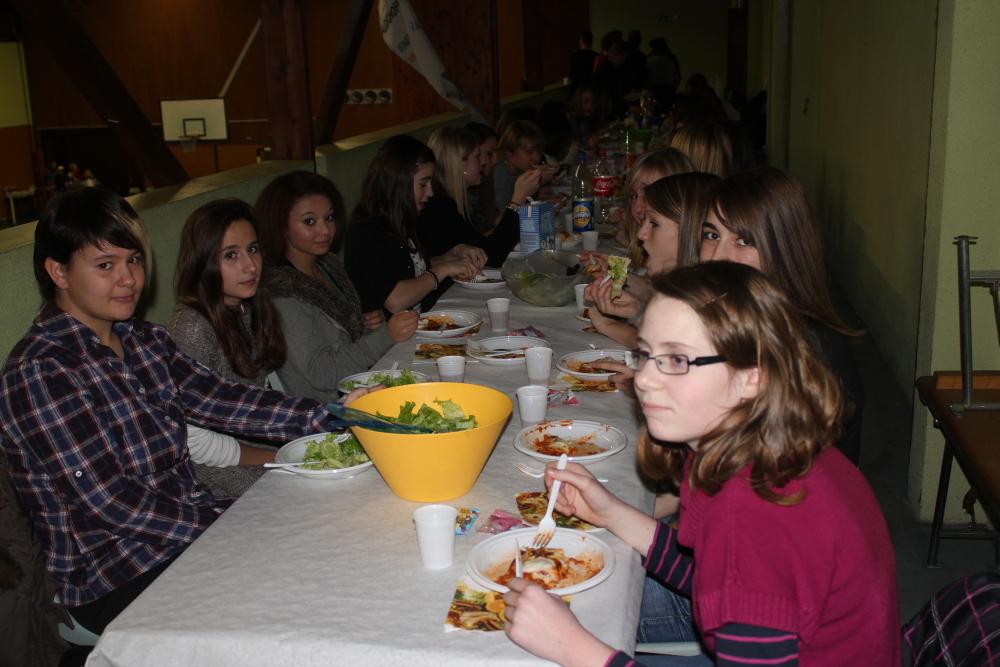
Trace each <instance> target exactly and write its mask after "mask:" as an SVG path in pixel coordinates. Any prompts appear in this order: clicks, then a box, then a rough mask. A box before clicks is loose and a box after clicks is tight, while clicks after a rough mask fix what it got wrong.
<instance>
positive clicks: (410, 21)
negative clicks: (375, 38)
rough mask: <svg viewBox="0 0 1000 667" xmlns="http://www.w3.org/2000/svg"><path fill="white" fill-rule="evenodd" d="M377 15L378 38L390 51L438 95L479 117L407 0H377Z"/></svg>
mask: <svg viewBox="0 0 1000 667" xmlns="http://www.w3.org/2000/svg"><path fill="white" fill-rule="evenodd" d="M378 19H379V24H380V25H381V28H382V39H384V40H385V43H386V44H388V45H389V49H390V50H391V51H392V52H393V53H395V54H396V55H398V56H399V57H400V58H402V59H403V60H404V61H405V62H407V63H409V65H410V66H411V67H413V69H415V70H417V71H418V72H420V74H421V75H422V76H423V77H424V78H425V79H427V83H429V84H431V87H432V88H434V90H436V91H437V93H438V95H440V96H441V97H443V98H444V99H446V100H448V101H449V102H451V103H452V104H454V105H455V106H456V107H458V108H459V109H468V110H469V112H470V113H471V114H472V115H473V116H474V117H475V118H476V119H477V120H480V119H482V114H480V113H479V111H477V110H476V108H475V107H473V106H472V105H471V104H470V103H469V100H467V99H465V95H463V94H462V92H461V91H460V90H459V89H458V87H456V86H455V84H454V82H452V80H451V78H449V76H448V72H446V71H445V69H444V65H442V64H441V59H440V58H438V55H437V52H436V51H435V50H434V47H433V46H432V45H431V42H430V40H429V39H427V33H425V32H424V29H423V28H422V27H421V26H420V21H419V20H418V19H417V15H416V14H414V13H413V7H411V6H410V3H409V0H379V3H378Z"/></svg>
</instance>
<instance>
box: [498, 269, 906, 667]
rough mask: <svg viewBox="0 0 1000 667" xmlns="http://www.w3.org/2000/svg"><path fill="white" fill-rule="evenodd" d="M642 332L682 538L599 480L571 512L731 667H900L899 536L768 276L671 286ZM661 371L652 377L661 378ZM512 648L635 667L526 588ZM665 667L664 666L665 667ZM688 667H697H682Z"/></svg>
mask: <svg viewBox="0 0 1000 667" xmlns="http://www.w3.org/2000/svg"><path fill="white" fill-rule="evenodd" d="M653 286H654V288H655V292H656V293H655V296H654V297H653V299H652V301H651V302H650V304H649V306H648V307H647V310H646V313H645V316H644V319H643V322H642V326H641V328H640V331H639V343H638V346H639V349H638V351H637V352H636V353H635V354H634V355H633V356H634V358H635V362H636V366H635V370H636V376H635V388H636V394H637V396H638V398H639V401H640V404H641V406H642V410H643V413H644V415H645V417H646V429H647V433H645V434H644V436H643V438H642V441H641V443H640V445H639V454H638V456H639V465H640V467H641V468H642V470H643V472H644V473H645V474H646V475H647V476H649V477H650V478H651V479H654V480H665V479H671V480H673V481H675V482H676V483H677V484H678V485H679V486H680V488H681V522H680V526H679V528H677V529H674V528H672V527H670V526H668V525H666V524H662V523H659V522H657V521H656V520H655V519H653V518H651V517H649V516H647V515H645V514H644V513H642V512H641V511H639V510H637V509H635V508H634V507H631V506H629V505H627V504H625V503H624V502H622V501H621V500H619V499H618V498H617V497H615V496H614V495H613V494H611V493H610V492H609V491H608V490H607V489H605V488H604V486H603V485H601V484H600V483H598V482H597V481H596V480H595V479H594V478H593V476H592V475H591V474H590V473H589V472H588V471H587V469H586V468H584V467H583V466H580V465H575V464H571V465H570V466H568V467H567V469H566V470H565V471H557V470H555V469H554V468H549V470H548V472H547V475H546V483H547V484H549V485H551V483H552V482H553V481H554V480H556V479H560V480H562V481H563V485H562V489H561V491H560V493H559V498H558V500H557V503H556V508H557V509H558V510H559V511H561V512H563V513H565V514H569V515H576V516H579V517H580V518H582V519H584V520H586V521H589V522H591V523H593V524H595V525H598V526H603V527H605V528H607V529H608V530H610V531H612V532H613V533H615V535H617V536H618V537H619V538H620V539H622V540H623V541H625V542H627V543H628V544H630V545H632V546H633V547H634V548H635V549H636V550H637V551H639V553H641V554H643V555H644V564H645V566H646V568H647V569H648V570H649V571H650V573H651V574H652V575H653V576H655V577H657V578H659V579H660V580H661V581H662V582H663V583H665V584H666V585H668V586H670V587H672V588H674V589H676V590H678V591H680V592H681V593H683V594H686V595H689V596H690V597H691V600H692V607H693V609H694V617H695V621H696V624H697V626H698V631H699V633H700V635H701V638H702V640H703V642H704V644H705V646H706V647H707V648H708V650H709V652H710V653H711V654H712V655H713V657H714V660H715V663H716V664H718V665H747V664H755V665H761V664H768V665H782V666H785V665H798V664H802V665H898V664H899V660H900V657H899V641H900V640H899V619H898V601H897V589H896V574H895V562H894V558H893V552H892V546H891V544H890V541H889V533H888V530H887V528H886V525H885V519H884V518H883V517H882V513H881V510H880V508H879V505H878V502H877V501H876V499H875V496H874V494H873V493H872V491H871V489H870V488H869V487H868V484H867V483H866V482H865V480H864V478H863V477H862V475H861V473H860V472H859V471H858V469H857V468H856V467H855V466H854V465H852V464H851V463H850V462H849V461H848V460H847V459H846V458H845V457H844V456H843V454H841V453H840V452H839V451H838V450H837V449H836V448H833V447H830V446H829V445H830V443H832V442H834V441H835V440H836V437H837V430H838V424H840V423H841V420H840V417H841V411H842V409H843V403H842V397H841V390H840V385H839V383H838V381H837V380H836V378H834V377H833V375H832V374H831V373H830V371H829V370H828V369H827V367H826V366H825V364H823V363H822V362H821V361H820V360H818V359H817V357H816V356H815V353H814V352H813V349H814V346H813V345H811V344H810V341H809V340H807V339H806V338H805V337H804V334H803V332H805V331H808V329H807V328H806V327H805V325H804V324H803V323H802V321H801V320H800V317H799V316H798V315H797V313H796V309H795V308H794V307H793V306H791V305H790V304H789V302H788V300H787V299H786V298H785V296H784V295H783V294H782V293H781V292H780V291H779V290H778V289H777V288H776V287H775V286H774V285H773V284H772V283H771V282H770V281H769V280H768V279H767V278H766V277H764V276H763V275H762V274H761V273H759V272H758V271H756V270H755V269H753V268H750V267H747V266H744V265H740V264H733V263H730V262H710V263H708V264H701V265H698V266H692V267H685V268H681V269H677V270H675V271H673V272H671V273H670V274H661V275H658V276H656V277H654V279H653ZM650 362H652V363H650ZM509 585H510V588H511V591H510V592H509V593H508V594H507V595H506V596H505V598H504V599H505V602H506V603H507V618H508V620H509V624H508V626H507V633H508V635H510V637H511V639H512V640H514V641H515V642H516V643H518V644H520V645H521V646H523V647H524V648H526V649H527V650H529V651H531V652H533V653H535V654H537V655H539V656H541V657H543V658H547V659H549V660H553V661H555V662H558V663H560V664H564V665H595V666H600V665H616V666H617V665H630V664H635V663H634V662H633V661H632V659H631V658H629V657H628V656H627V655H625V654H624V653H622V652H620V651H616V650H615V648H614V647H610V646H607V645H605V644H603V643H602V642H601V641H600V640H598V639H597V638H596V637H594V636H593V635H592V634H590V633H589V632H588V631H587V630H586V629H585V628H583V627H582V626H581V625H580V624H579V622H578V621H577V620H576V618H575V616H573V614H572V612H571V611H570V610H569V608H568V607H567V606H566V605H565V604H564V603H562V602H561V601H560V600H559V599H558V598H556V597H554V596H552V595H549V594H548V593H546V592H545V591H544V590H542V589H541V588H539V587H538V586H536V585H534V584H530V583H527V582H525V581H523V580H514V581H512V582H511V583H510V584H509ZM658 664H662V663H658ZM678 664H682V663H678Z"/></svg>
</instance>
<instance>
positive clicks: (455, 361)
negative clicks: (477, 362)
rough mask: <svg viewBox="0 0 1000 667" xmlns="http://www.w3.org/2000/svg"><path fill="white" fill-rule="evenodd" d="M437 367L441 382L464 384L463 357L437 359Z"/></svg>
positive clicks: (454, 356)
mask: <svg viewBox="0 0 1000 667" xmlns="http://www.w3.org/2000/svg"><path fill="white" fill-rule="evenodd" d="M437 367H438V375H439V376H440V377H441V382H465V357H462V356H458V355H450V356H447V357H438V360H437Z"/></svg>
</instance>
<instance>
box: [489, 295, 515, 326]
mask: <svg viewBox="0 0 1000 667" xmlns="http://www.w3.org/2000/svg"><path fill="white" fill-rule="evenodd" d="M486 309H487V310H488V311H490V329H492V330H493V331H504V332H506V331H507V326H508V325H509V324H510V299H508V298H506V297H497V298H496V299H490V300H489V301H487V302H486Z"/></svg>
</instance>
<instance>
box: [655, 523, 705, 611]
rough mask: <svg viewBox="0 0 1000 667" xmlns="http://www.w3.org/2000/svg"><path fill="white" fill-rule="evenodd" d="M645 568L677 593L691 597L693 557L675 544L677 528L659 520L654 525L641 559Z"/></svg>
mask: <svg viewBox="0 0 1000 667" xmlns="http://www.w3.org/2000/svg"><path fill="white" fill-rule="evenodd" d="M643 565H645V566H646V570H647V571H648V572H649V573H650V574H651V575H652V576H653V577H654V578H655V579H657V580H658V581H660V582H661V583H663V584H664V585H666V586H669V587H670V588H672V589H674V590H675V591H677V592H679V593H683V594H684V595H686V596H688V597H691V580H692V578H693V575H694V557H693V556H692V555H691V554H690V552H688V553H682V552H681V551H680V548H679V546H678V544H677V529H675V528H671V527H670V526H669V525H667V524H666V523H665V522H663V521H661V522H660V523H659V524H657V526H656V533H655V534H654V535H653V543H652V544H650V545H649V553H647V554H646V557H645V558H644V559H643Z"/></svg>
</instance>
